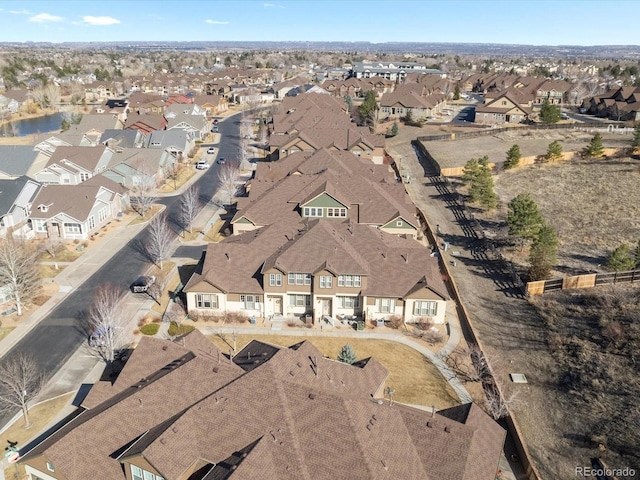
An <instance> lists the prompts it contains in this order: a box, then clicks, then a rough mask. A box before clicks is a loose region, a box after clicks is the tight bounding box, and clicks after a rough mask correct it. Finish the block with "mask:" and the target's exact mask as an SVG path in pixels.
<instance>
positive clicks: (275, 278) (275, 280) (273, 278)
mask: <svg viewBox="0 0 640 480" xmlns="http://www.w3.org/2000/svg"><path fill="white" fill-rule="evenodd" d="M269 286H270V287H281V286H282V275H280V274H279V273H270V274H269Z"/></svg>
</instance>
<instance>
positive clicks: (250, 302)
mask: <svg viewBox="0 0 640 480" xmlns="http://www.w3.org/2000/svg"><path fill="white" fill-rule="evenodd" d="M240 303H241V304H242V308H243V309H245V310H256V308H257V305H256V304H258V303H260V295H240Z"/></svg>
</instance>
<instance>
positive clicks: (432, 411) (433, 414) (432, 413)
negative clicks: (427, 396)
mask: <svg viewBox="0 0 640 480" xmlns="http://www.w3.org/2000/svg"><path fill="white" fill-rule="evenodd" d="M435 416H436V406H435V405H431V418H433V417H435Z"/></svg>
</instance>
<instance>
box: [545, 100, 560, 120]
mask: <svg viewBox="0 0 640 480" xmlns="http://www.w3.org/2000/svg"><path fill="white" fill-rule="evenodd" d="M559 120H560V107H559V106H558V105H551V104H550V103H549V101H548V100H545V101H544V102H543V103H542V107H540V121H541V122H542V123H547V124H551V123H558V121H559Z"/></svg>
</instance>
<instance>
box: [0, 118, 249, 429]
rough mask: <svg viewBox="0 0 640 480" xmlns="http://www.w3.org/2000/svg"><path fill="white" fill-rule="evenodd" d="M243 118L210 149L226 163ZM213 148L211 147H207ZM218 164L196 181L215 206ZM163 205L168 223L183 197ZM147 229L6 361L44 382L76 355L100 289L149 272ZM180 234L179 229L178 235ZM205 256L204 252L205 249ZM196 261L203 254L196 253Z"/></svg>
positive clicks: (232, 121) (224, 128)
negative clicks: (30, 367)
mask: <svg viewBox="0 0 640 480" xmlns="http://www.w3.org/2000/svg"><path fill="white" fill-rule="evenodd" d="M239 124H240V122H239V116H238V115H234V116H231V117H229V118H227V119H226V120H224V121H221V122H220V124H219V129H220V133H221V136H220V139H221V140H220V143H219V144H211V145H214V146H215V147H216V150H217V152H216V153H217V154H218V155H219V156H223V157H225V158H226V159H234V158H237V156H238V153H239V148H240V141H239ZM205 146H209V145H205ZM217 170H218V165H217V164H216V163H215V162H212V165H211V167H210V168H209V169H208V170H207V171H205V172H204V174H203V175H202V176H201V177H200V178H199V179H198V180H197V181H196V182H195V185H197V187H198V188H199V192H200V197H201V198H202V199H203V200H205V201H210V200H211V199H212V198H213V196H214V195H215V193H216V191H217V188H218V185H217V183H218V182H217ZM158 203H160V204H163V205H165V206H166V212H167V215H168V217H169V219H172V218H178V217H177V215H178V212H179V209H180V196H179V195H177V196H172V197H162V198H159V199H158ZM146 230H147V229H146V228H145V229H143V230H142V231H141V232H140V233H139V234H138V235H136V236H135V237H134V238H133V239H131V240H130V241H129V242H128V243H127V244H126V245H125V246H124V247H123V248H122V249H121V250H120V251H119V252H117V253H116V254H115V255H114V256H113V257H112V258H111V259H110V260H109V261H107V262H106V263H105V264H104V265H103V266H102V267H101V268H100V269H99V270H97V271H96V272H95V273H94V274H93V275H92V276H91V277H90V278H89V279H88V280H87V281H85V282H84V284H82V285H81V286H79V287H78V288H77V289H76V290H74V291H73V292H72V293H70V294H69V295H68V296H67V297H66V298H65V299H64V300H62V301H61V302H60V303H59V305H58V306H57V307H55V308H54V309H53V310H52V311H51V312H50V313H49V315H47V316H46V317H45V318H44V319H43V320H42V321H41V322H40V323H39V324H38V325H37V326H35V327H34V328H33V329H31V330H30V331H29V332H28V333H27V334H26V335H25V336H24V337H23V338H22V339H21V340H20V341H19V342H18V343H16V345H15V346H14V347H13V348H12V349H11V350H9V352H7V354H6V355H5V356H4V357H3V358H2V361H3V362H4V361H7V360H8V359H9V358H11V357H12V356H14V355H16V354H17V353H18V352H21V353H25V354H28V355H30V356H32V357H33V358H34V360H35V362H36V364H37V367H38V369H39V371H40V372H42V374H43V375H44V377H45V380H48V379H49V378H51V377H52V376H53V375H54V374H55V373H56V372H57V371H58V370H59V369H60V368H61V367H62V365H64V363H65V362H66V361H67V360H68V359H69V358H70V357H71V355H72V354H73V353H74V352H75V351H76V350H77V349H78V348H79V347H80V346H81V345H82V344H83V343H84V342H86V341H87V332H86V331H85V329H84V328H83V326H82V323H83V322H82V320H83V318H84V315H85V313H86V312H87V311H88V310H89V308H90V306H91V302H92V298H93V292H94V291H95V290H96V288H98V287H100V286H101V285H104V284H108V283H110V284H112V285H115V286H117V287H120V288H122V291H123V294H126V293H127V292H128V291H129V286H130V285H131V283H132V282H133V281H134V280H135V279H136V278H137V277H138V276H139V275H141V274H144V273H145V272H146V271H147V270H148V269H149V268H150V267H151V262H150V261H149V259H148V258H147V257H146V255H145V253H144V249H143V248H141V246H142V245H144V243H145V239H146V235H147V231H146ZM178 233H179V228H177V227H176V228H175V232H174V235H177V234H178ZM200 251H202V247H200ZM191 255H195V257H194V258H199V256H200V254H199V253H197V252H196V251H195V250H194V252H192V253H191ZM12 415H13V414H12V413H10V414H6V415H5V416H3V417H0V425H4V423H6V421H7V420H8V419H9V418H10V417H11V416H12Z"/></svg>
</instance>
